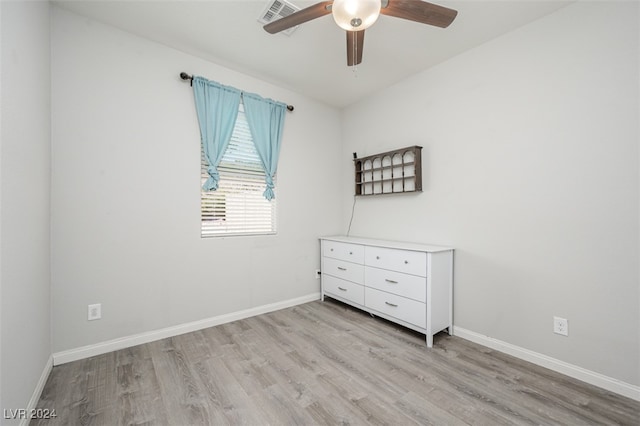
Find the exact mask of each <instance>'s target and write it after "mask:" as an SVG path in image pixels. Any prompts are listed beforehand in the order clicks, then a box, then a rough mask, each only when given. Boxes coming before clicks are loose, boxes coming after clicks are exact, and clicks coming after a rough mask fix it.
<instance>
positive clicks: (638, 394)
mask: <svg viewBox="0 0 640 426" xmlns="http://www.w3.org/2000/svg"><path fill="white" fill-rule="evenodd" d="M453 334H454V335H455V336H458V337H461V338H463V339H466V340H470V341H472V342H474V343H478V344H480V345H482V346H486V347H488V348H491V349H495V350H497V351H500V352H504V353H506V354H509V355H512V356H515V357H516V358H520V359H523V360H525V361H529V362H531V363H533V364H536V365H539V366H541V367H545V368H548V369H549V370H553V371H557V372H558V373H562V374H564V375H566V376H569V377H573V378H574V379H578V380H582V381H583V382H586V383H589V384H591V385H594V386H598V387H600V388H603V389H606V390H608V391H611V392H614V393H617V394H619V395H622V396H626V397H627V398H631V399H634V400H636V401H640V386H635V385H632V384H630V383H626V382H623V381H621V380H618V379H614V378H612V377H608V376H605V375H603V374H600V373H596V372H594V371H590V370H587V369H585V368H582V367H578V366H576V365H573V364H569V363H567V362H564V361H560V360H558V359H555V358H551V357H549V356H546V355H543V354H540V353H537V352H533V351H530V350H528V349H524V348H521V347H519V346H515V345H512V344H510V343H506V342H503V341H501V340H497V339H494V338H493V337H489V336H485V335H483V334H479V333H476V332H474V331H470V330H466V329H464V328H461V327H456V326H454V327H453Z"/></svg>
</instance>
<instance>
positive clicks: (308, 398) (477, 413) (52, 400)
mask: <svg viewBox="0 0 640 426" xmlns="http://www.w3.org/2000/svg"><path fill="white" fill-rule="evenodd" d="M38 407H39V408H43V409H55V410H56V414H57V417H56V418H55V419H52V420H46V421H45V420H35V419H34V420H32V421H31V425H33V426H36V425H45V424H46V425H85V424H86V425H143V424H144V425H172V426H179V425H225V424H229V425H236V424H247V425H266V424H272V425H313V424H319V425H325V424H326V425H335V424H354V425H364V424H372V425H383V424H388V425H415V424H420V425H428V424H432V425H465V424H474V425H506V424H510V425H513V424H516V425H594V424H606V425H609V424H626V425H638V424H640V403H639V402H636V401H633V400H631V399H628V398H624V397H621V396H618V395H616V394H612V393H610V392H607V391H604V390H602V389H599V388H596V387H594V386H591V385H588V384H585V383H582V382H580V381H577V380H574V379H571V378H568V377H566V376H563V375H561V374H558V373H555V372H552V371H550V370H547V369H544V368H541V367H538V366H535V365H533V364H530V363H527V362H525V361H522V360H519V359H517V358H513V357H511V356H508V355H505V354H502V353H500V352H496V351H493V350H491V349H488V348H486V347H483V346H480V345H476V344H474V343H471V342H468V341H466V340H463V339H460V338H457V337H452V336H449V335H447V334H446V333H440V334H438V335H437V336H436V338H435V342H434V347H433V348H432V349H428V348H427V347H426V345H425V341H424V335H422V334H419V333H415V332H413V331H410V330H407V329H405V328H402V327H400V326H397V325H395V324H392V323H390V322H387V321H384V320H381V319H379V318H373V317H371V316H369V315H368V314H366V313H364V312H361V311H358V310H357V309H354V308H351V307H348V306H346V305H343V304H341V303H339V302H335V301H331V300H328V301H325V302H319V301H318V302H312V303H307V304H304V305H300V306H296V307H292V308H288V309H284V310H281V311H277V312H272V313H269V314H265V315H260V316H256V317H253V318H248V319H245V320H240V321H235V322H232V323H229V324H224V325H220V326H217V327H212V328H208V329H205V330H201V331H197V332H193V333H189V334H185V335H182V336H177V337H173V338H167V339H163V340H160V341H157V342H153V343H148V344H144V345H140V346H136V347H132V348H129V349H123V350H120V351H116V352H112V353H108V354H104V355H99V356H96V357H92V358H88V359H84V360H80V361H75V362H72V363H68V364H64V365H60V366H56V367H54V368H53V371H52V373H51V376H50V377H49V379H48V381H47V383H46V385H45V388H44V391H43V393H42V397H41V399H40V401H39V404H38Z"/></svg>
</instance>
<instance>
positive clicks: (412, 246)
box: [320, 235, 453, 253]
mask: <svg viewBox="0 0 640 426" xmlns="http://www.w3.org/2000/svg"><path fill="white" fill-rule="evenodd" d="M320 239H321V240H327V241H337V242H341V243H349V244H362V245H366V246H375V247H385V248H393V249H400V250H412V251H423V252H427V253H437V252H443V251H453V248H452V247H445V246H439V245H433V244H419V243H408V242H404V241H390V240H376V239H372V238H362V237H347V236H345V235H332V236H327V237H320Z"/></svg>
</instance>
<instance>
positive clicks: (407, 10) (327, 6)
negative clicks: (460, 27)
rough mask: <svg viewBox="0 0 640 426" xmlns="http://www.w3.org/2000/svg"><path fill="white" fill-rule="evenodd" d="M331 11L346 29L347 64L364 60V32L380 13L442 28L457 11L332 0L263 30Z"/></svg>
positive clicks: (409, 3) (413, 3)
mask: <svg viewBox="0 0 640 426" xmlns="http://www.w3.org/2000/svg"><path fill="white" fill-rule="evenodd" d="M330 13H331V14H332V15H333V19H334V20H335V21H336V24H338V26H339V27H341V28H343V29H345V30H346V31H347V65H348V66H353V65H358V64H359V63H360V62H362V47H363V45H364V31H365V30H366V29H367V28H369V27H370V26H371V25H373V23H374V22H375V21H376V20H377V19H378V16H380V14H383V15H387V16H393V17H396V18H402V19H408V20H410V21H415V22H420V23H422V24H427V25H434V26H436V27H440V28H446V27H448V26H449V24H451V22H453V20H454V19H455V17H456V15H457V14H458V12H457V11H456V10H453V9H449V8H447V7H444V6H438V5H436V4H432V3H427V2H426V1H422V0H333V1H322V2H320V3H316V4H314V5H312V6H309V7H307V8H305V9H301V10H299V11H297V12H294V13H292V14H290V15H288V16H285V17H284V18H281V19H278V20H277V21H273V22H271V23H269V24H267V25H265V26H264V29H265V31H267V32H268V33H270V34H276V33H279V32H280V31H284V30H287V29H289V28H292V27H295V26H296V25H300V24H303V23H305V22H308V21H311V20H312V19H316V18H320V17H321V16H324V15H328V14H330Z"/></svg>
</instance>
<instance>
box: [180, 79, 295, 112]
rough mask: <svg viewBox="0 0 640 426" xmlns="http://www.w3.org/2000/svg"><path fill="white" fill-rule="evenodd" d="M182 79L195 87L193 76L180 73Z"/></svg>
mask: <svg viewBox="0 0 640 426" xmlns="http://www.w3.org/2000/svg"><path fill="white" fill-rule="evenodd" d="M180 78H181V79H183V80H184V81H187V80H189V81H191V85H192V86H193V76H192V75H189V74H187V73H186V72H181V73H180ZM287 110H289V111H293V105H287Z"/></svg>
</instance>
